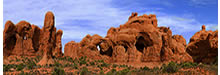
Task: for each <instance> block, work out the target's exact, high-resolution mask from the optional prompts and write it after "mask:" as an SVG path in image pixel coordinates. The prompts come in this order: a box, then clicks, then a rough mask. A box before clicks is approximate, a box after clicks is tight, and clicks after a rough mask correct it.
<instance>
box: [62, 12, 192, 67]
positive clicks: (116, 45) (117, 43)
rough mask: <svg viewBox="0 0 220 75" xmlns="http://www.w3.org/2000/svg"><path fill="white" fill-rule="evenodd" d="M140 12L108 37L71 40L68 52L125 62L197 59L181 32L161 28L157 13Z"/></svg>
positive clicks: (112, 28) (96, 36)
mask: <svg viewBox="0 0 220 75" xmlns="http://www.w3.org/2000/svg"><path fill="white" fill-rule="evenodd" d="M137 15H138V14H137V13H132V15H131V16H130V17H129V20H128V21H127V22H126V23H125V24H123V25H120V27H118V28H114V27H111V28H110V29H109V30H108V32H107V36H106V37H104V38H102V37H101V36H98V35H93V36H90V35H87V36H86V37H85V38H83V39H82V41H81V42H79V43H76V42H69V43H67V44H66V45H65V50H64V51H65V53H64V55H65V56H70V57H74V58H76V57H80V56H87V57H89V58H92V59H103V60H109V62H122V63H126V62H164V63H166V62H170V61H175V62H193V59H192V57H191V56H190V55H189V54H188V53H187V52H186V51H185V50H186V47H185V46H186V40H185V39H184V38H183V37H182V36H181V35H172V32H171V30H170V29H169V28H167V27H157V19H156V15H152V14H150V15H146V14H144V15H142V16H137Z"/></svg>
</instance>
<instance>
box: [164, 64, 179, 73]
mask: <svg viewBox="0 0 220 75" xmlns="http://www.w3.org/2000/svg"><path fill="white" fill-rule="evenodd" d="M161 68H162V70H163V72H167V73H174V72H177V71H178V68H177V64H176V63H174V62H172V61H171V62H170V63H169V64H168V65H163V66H162V67H161Z"/></svg>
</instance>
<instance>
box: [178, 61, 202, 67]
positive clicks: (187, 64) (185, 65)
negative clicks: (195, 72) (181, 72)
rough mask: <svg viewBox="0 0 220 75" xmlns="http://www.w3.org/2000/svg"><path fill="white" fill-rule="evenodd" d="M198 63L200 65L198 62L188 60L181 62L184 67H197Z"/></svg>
mask: <svg viewBox="0 0 220 75" xmlns="http://www.w3.org/2000/svg"><path fill="white" fill-rule="evenodd" d="M197 65H198V64H197V63H192V62H186V63H181V64H180V66H181V67H182V68H191V67H196V66H197Z"/></svg>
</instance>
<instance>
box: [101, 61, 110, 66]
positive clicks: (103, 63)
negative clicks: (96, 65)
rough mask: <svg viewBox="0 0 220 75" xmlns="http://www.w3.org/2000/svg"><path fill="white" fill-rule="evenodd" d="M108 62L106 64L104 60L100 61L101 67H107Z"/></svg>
mask: <svg viewBox="0 0 220 75" xmlns="http://www.w3.org/2000/svg"><path fill="white" fill-rule="evenodd" d="M109 65H110V64H107V63H105V62H102V64H101V67H108V66H109Z"/></svg>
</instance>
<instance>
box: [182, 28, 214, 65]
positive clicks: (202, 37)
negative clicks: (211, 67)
mask: <svg viewBox="0 0 220 75" xmlns="http://www.w3.org/2000/svg"><path fill="white" fill-rule="evenodd" d="M186 51H187V52H188V53H189V54H190V55H191V56H192V57H193V60H194V61H195V62H202V63H213V62H214V61H216V60H217V59H218V58H217V57H218V31H217V30H216V31H206V29H205V25H203V26H202V30H201V31H199V32H197V33H195V35H193V36H192V37H191V39H190V42H189V44H188V45H187V49H186Z"/></svg>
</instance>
